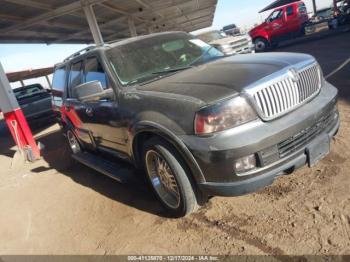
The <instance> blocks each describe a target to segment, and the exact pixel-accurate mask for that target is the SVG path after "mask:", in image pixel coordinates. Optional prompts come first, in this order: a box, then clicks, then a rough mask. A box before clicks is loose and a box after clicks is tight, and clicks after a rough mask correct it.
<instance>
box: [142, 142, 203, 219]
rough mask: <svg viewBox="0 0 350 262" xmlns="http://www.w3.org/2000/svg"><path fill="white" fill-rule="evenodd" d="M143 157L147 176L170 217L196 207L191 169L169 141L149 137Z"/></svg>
mask: <svg viewBox="0 0 350 262" xmlns="http://www.w3.org/2000/svg"><path fill="white" fill-rule="evenodd" d="M143 159H144V166H145V169H146V173H147V177H148V180H149V182H150V184H151V186H152V188H153V190H154V192H155V194H156V196H157V198H158V199H159V201H160V202H161V203H162V204H163V206H164V207H165V208H166V209H167V211H168V212H169V213H170V215H171V216H172V217H184V216H186V215H188V214H190V213H192V212H194V211H195V210H196V209H197V207H198V204H197V199H196V195H195V193H194V189H193V186H192V184H191V180H190V173H189V171H188V169H187V167H186V164H185V163H184V162H183V160H182V159H181V157H180V156H179V154H178V152H177V151H176V150H175V149H174V148H173V147H172V146H171V145H170V144H169V143H167V142H165V141H163V140H162V139H160V138H156V137H155V138H152V139H150V140H149V141H147V142H146V143H145V145H144V150H143Z"/></svg>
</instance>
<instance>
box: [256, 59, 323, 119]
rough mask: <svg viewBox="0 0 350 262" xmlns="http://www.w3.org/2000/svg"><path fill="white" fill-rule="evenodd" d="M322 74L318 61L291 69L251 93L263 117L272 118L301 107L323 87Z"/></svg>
mask: <svg viewBox="0 0 350 262" xmlns="http://www.w3.org/2000/svg"><path fill="white" fill-rule="evenodd" d="M321 85H322V74H321V70H320V68H319V66H318V64H317V63H315V64H312V65H311V66H308V67H306V68H303V69H301V70H299V71H297V70H295V69H292V70H289V71H288V73H287V75H286V77H283V78H282V79H281V80H279V81H276V82H274V83H272V84H269V85H268V86H265V87H263V88H259V89H258V90H257V91H256V92H253V93H252V94H251V96H252V98H253V101H254V102H255V104H256V106H257V108H258V111H260V114H261V116H262V118H263V119H265V120H271V119H274V118H277V117H279V116H281V115H284V114H285V113H287V112H289V111H291V110H293V109H295V108H297V107H299V106H300V105H302V104H303V103H305V102H307V101H308V100H310V99H311V98H313V97H314V96H315V95H317V94H318V92H319V91H320V89H321Z"/></svg>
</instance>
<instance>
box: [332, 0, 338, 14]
mask: <svg viewBox="0 0 350 262" xmlns="http://www.w3.org/2000/svg"><path fill="white" fill-rule="evenodd" d="M337 2H338V1H337V0H333V5H334V12H335V13H338V11H339V10H338V6H337Z"/></svg>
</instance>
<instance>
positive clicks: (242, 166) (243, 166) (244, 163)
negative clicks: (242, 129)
mask: <svg viewBox="0 0 350 262" xmlns="http://www.w3.org/2000/svg"><path fill="white" fill-rule="evenodd" d="M255 168H256V158H255V155H250V156H246V157H242V158H240V159H237V160H236V161H235V170H236V173H244V172H247V171H250V170H253V169H255Z"/></svg>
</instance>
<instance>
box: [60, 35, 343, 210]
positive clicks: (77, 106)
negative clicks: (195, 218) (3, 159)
mask: <svg viewBox="0 0 350 262" xmlns="http://www.w3.org/2000/svg"><path fill="white" fill-rule="evenodd" d="M53 88H54V89H55V92H54V94H55V95H54V96H55V97H54V99H53V101H54V103H55V108H56V110H57V112H58V113H59V115H60V117H59V121H60V124H61V126H62V130H63V132H64V133H65V134H66V136H67V138H68V142H69V144H70V147H71V149H72V153H73V157H74V158H75V159H77V160H78V161H80V162H82V163H84V164H86V165H88V166H90V167H92V168H95V169H96V170H98V171H100V172H102V173H104V174H107V175H109V176H112V177H118V176H120V173H121V171H118V170H115V168H113V161H112V162H111V161H110V160H109V159H110V158H109V157H108V158H106V155H111V156H118V157H119V158H122V159H124V160H127V161H129V162H130V163H133V164H134V165H135V166H136V167H138V168H143V169H144V170H145V172H146V174H147V177H148V180H149V182H150V185H151V187H152V188H153V189H154V192H155V194H156V196H157V197H158V199H159V200H160V202H161V203H162V204H163V205H164V206H165V207H166V208H167V210H168V211H169V212H170V214H172V215H173V216H176V217H181V216H185V215H187V214H189V213H191V212H193V211H194V210H195V209H196V207H197V205H198V204H203V203H204V202H205V201H206V200H207V196H236V195H242V194H246V193H249V192H254V191H256V190H258V189H259V188H262V187H265V186H268V185H270V184H271V183H273V181H274V179H275V178H276V177H277V176H279V175H281V174H285V173H289V172H291V171H293V170H294V169H297V168H299V167H301V166H303V165H304V164H306V163H307V164H308V165H309V166H314V165H315V164H316V163H317V162H318V161H319V160H320V159H322V158H323V157H324V156H325V155H327V154H328V153H329V150H330V140H331V138H332V137H333V136H334V135H335V134H336V132H337V130H338V128H339V114H338V110H337V106H336V102H337V94H338V91H337V89H336V88H335V87H333V86H332V85H331V84H329V83H328V82H326V81H325V79H324V77H323V75H322V70H321V68H320V66H319V64H318V63H317V61H316V60H315V59H314V58H313V57H312V56H310V55H305V54H295V53H293V54H289V53H266V54H255V55H242V56H229V57H226V56H224V54H223V53H222V52H220V51H218V50H217V49H215V48H214V47H211V46H210V45H208V44H206V43H204V42H203V41H201V40H199V39H196V38H194V37H193V36H192V35H189V34H186V33H182V32H167V33H159V34H151V35H148V36H140V37H136V38H131V39H129V40H123V41H120V42H117V43H113V44H108V45H104V46H98V47H90V48H88V49H86V50H84V51H81V52H78V53H76V54H73V55H72V56H71V57H69V58H67V59H66V60H65V61H64V62H63V63H61V64H58V65H56V66H55V73H54V79H53ZM113 172H114V173H113ZM117 179H119V180H120V178H117Z"/></svg>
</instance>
